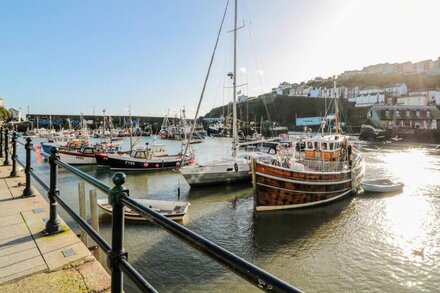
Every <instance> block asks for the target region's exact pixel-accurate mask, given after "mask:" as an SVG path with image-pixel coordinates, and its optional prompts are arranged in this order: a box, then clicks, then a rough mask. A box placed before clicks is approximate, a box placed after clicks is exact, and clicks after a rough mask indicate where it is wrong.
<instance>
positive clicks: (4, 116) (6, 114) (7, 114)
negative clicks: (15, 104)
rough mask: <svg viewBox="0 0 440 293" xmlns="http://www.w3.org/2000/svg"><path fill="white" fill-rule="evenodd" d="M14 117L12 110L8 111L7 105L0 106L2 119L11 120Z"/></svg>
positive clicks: (0, 118)
mask: <svg viewBox="0 0 440 293" xmlns="http://www.w3.org/2000/svg"><path fill="white" fill-rule="evenodd" d="M11 119H12V114H11V112H9V111H8V109H6V108H5V107H2V106H0V121H2V122H9V121H10V120H11Z"/></svg>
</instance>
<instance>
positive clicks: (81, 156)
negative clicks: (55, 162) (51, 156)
mask: <svg viewBox="0 0 440 293" xmlns="http://www.w3.org/2000/svg"><path fill="white" fill-rule="evenodd" d="M58 154H59V156H60V160H61V161H63V162H65V163H67V164H70V165H94V164H96V158H95V149H94V148H93V147H91V146H82V147H81V148H80V149H79V150H69V149H66V150H64V149H60V150H58Z"/></svg>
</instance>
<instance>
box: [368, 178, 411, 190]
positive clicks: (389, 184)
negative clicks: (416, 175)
mask: <svg viewBox="0 0 440 293" xmlns="http://www.w3.org/2000/svg"><path fill="white" fill-rule="evenodd" d="M403 185H404V184H403V183H402V182H393V181H391V180H389V179H375V180H364V181H362V187H363V189H364V190H365V191H369V192H396V191H401V190H402V188H403Z"/></svg>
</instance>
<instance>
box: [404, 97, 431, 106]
mask: <svg viewBox="0 0 440 293" xmlns="http://www.w3.org/2000/svg"><path fill="white" fill-rule="evenodd" d="M397 104H398V105H405V106H427V105H428V104H429V98H428V97H426V96H411V97H400V98H397Z"/></svg>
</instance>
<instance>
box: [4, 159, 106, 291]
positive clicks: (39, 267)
mask: <svg viewBox="0 0 440 293" xmlns="http://www.w3.org/2000/svg"><path fill="white" fill-rule="evenodd" d="M0 164H1V165H0V292H110V289H109V288H110V276H109V275H108V273H107V272H106V270H105V269H104V268H103V267H102V266H101V264H100V263H99V262H98V261H97V260H96V259H95V258H94V257H93V256H92V255H91V253H90V251H89V250H88V249H87V247H86V246H85V245H84V244H83V243H82V242H81V240H80V239H79V238H78V237H77V236H76V235H75V233H74V232H73V231H72V230H71V229H70V228H69V227H68V226H67V225H66V223H65V222H63V221H62V220H61V222H62V227H63V229H64V232H62V233H59V234H56V235H52V236H43V234H42V233H41V231H43V230H44V228H45V224H46V221H47V220H48V217H49V204H48V203H47V202H46V200H45V199H44V198H43V197H42V196H41V194H39V193H38V192H37V191H36V192H35V193H36V196H35V197H29V198H23V197H21V195H22V193H23V189H24V185H25V177H24V173H23V171H20V172H18V174H19V175H18V177H15V178H9V175H10V172H11V167H9V166H3V160H0Z"/></svg>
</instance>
